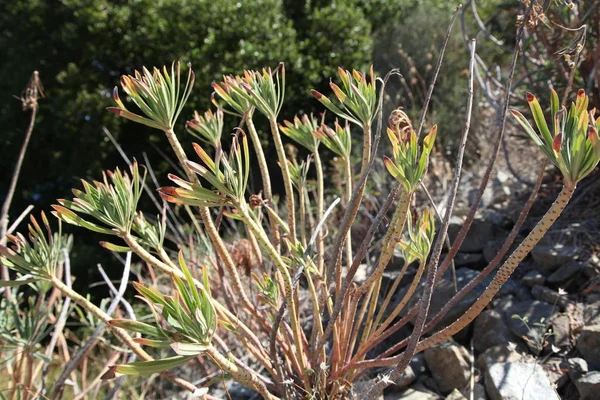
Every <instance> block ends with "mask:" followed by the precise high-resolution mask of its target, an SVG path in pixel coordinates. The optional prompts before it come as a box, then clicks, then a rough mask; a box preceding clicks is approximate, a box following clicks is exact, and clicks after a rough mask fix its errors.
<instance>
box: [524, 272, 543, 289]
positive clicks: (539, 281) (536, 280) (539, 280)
mask: <svg viewBox="0 0 600 400" xmlns="http://www.w3.org/2000/svg"><path fill="white" fill-rule="evenodd" d="M521 282H523V283H524V284H526V285H527V286H531V287H533V286H535V285H543V284H544V283H545V282H546V278H544V275H542V274H541V273H540V272H539V271H536V270H535V269H534V270H531V271H529V272H528V273H527V274H525V276H524V277H523V278H521Z"/></svg>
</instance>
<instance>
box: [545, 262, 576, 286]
mask: <svg viewBox="0 0 600 400" xmlns="http://www.w3.org/2000/svg"><path fill="white" fill-rule="evenodd" d="M582 267H583V266H582V265H581V264H579V263H578V262H571V263H568V264H565V265H563V266H561V267H559V268H558V269H557V270H556V271H554V272H553V273H552V274H551V275H550V276H549V277H548V283H551V284H555V285H557V284H561V283H564V282H566V281H568V280H569V279H571V278H572V277H574V276H575V275H577V273H579V272H580V271H581V269H582Z"/></svg>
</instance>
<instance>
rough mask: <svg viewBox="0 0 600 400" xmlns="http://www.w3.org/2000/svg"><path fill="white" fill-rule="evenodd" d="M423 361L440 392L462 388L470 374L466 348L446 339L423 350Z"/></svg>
mask: <svg viewBox="0 0 600 400" xmlns="http://www.w3.org/2000/svg"><path fill="white" fill-rule="evenodd" d="M425 362H426V363H427V367H429V370H430V371H431V375H433V378H434V379H435V381H436V383H437V384H438V387H439V389H440V391H441V392H442V393H449V392H451V391H452V390H453V389H459V388H460V389H462V388H463V387H464V386H465V385H466V384H467V383H468V382H469V376H470V369H469V353H468V352H467V350H466V349H465V348H464V347H462V346H459V345H457V344H456V343H453V342H451V341H446V342H443V343H440V344H438V345H436V346H432V347H430V348H428V349H427V350H425Z"/></svg>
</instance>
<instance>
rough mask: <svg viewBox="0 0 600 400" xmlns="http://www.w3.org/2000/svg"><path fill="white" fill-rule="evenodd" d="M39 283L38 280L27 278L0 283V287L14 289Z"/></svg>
mask: <svg viewBox="0 0 600 400" xmlns="http://www.w3.org/2000/svg"><path fill="white" fill-rule="evenodd" d="M37 281H39V279H38V278H28V279H17V280H14V281H0V287H15V286H21V285H26V284H28V283H33V282H37Z"/></svg>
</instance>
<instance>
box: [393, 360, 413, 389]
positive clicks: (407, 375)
mask: <svg viewBox="0 0 600 400" xmlns="http://www.w3.org/2000/svg"><path fill="white" fill-rule="evenodd" d="M416 379H417V376H416V375H415V372H414V371H413V369H412V368H411V366H410V365H409V366H408V367H406V369H405V370H404V372H403V373H402V375H401V376H400V378H398V379H397V380H396V382H394V385H393V386H394V387H395V388H399V389H404V388H406V387H408V386H410V385H411V384H412V383H413V382H414V381H415V380H416Z"/></svg>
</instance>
